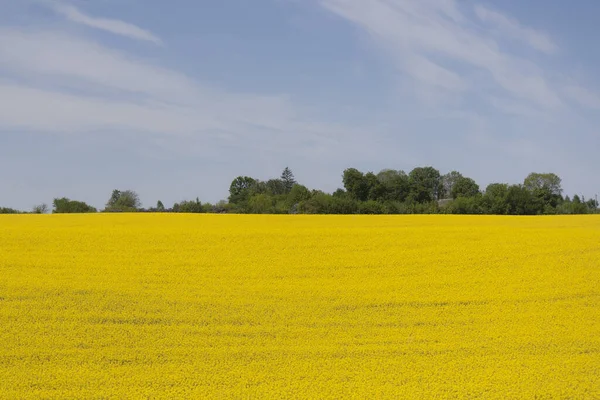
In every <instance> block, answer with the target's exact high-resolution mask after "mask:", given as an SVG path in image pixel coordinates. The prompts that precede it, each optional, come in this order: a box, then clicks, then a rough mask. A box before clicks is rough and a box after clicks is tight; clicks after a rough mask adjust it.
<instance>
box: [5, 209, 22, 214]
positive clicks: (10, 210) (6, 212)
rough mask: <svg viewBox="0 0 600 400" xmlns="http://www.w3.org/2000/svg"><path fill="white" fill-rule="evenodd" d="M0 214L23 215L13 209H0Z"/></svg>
mask: <svg viewBox="0 0 600 400" xmlns="http://www.w3.org/2000/svg"><path fill="white" fill-rule="evenodd" d="M0 214H23V212H21V211H19V210H15V209H14V208H8V207H0Z"/></svg>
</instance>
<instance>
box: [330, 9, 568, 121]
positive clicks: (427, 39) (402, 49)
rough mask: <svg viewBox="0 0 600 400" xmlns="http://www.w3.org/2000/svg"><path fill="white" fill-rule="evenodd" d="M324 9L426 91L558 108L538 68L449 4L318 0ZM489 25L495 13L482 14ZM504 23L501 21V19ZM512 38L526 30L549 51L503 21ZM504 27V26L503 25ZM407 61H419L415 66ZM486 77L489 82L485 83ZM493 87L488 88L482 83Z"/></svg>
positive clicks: (557, 99) (554, 96) (498, 17)
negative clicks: (490, 95) (493, 94)
mask: <svg viewBox="0 0 600 400" xmlns="http://www.w3.org/2000/svg"><path fill="white" fill-rule="evenodd" d="M320 3H321V4H322V6H323V7H325V8H326V9H327V10H329V11H331V12H333V13H335V14H337V15H339V16H340V17H342V18H344V19H346V20H348V21H349V22H351V23H353V24H354V25H356V26H357V27H359V28H360V29H362V30H363V31H364V32H366V33H368V34H369V35H370V36H371V37H372V38H373V39H374V40H375V41H376V42H377V44H378V45H379V46H380V47H381V48H383V49H384V50H385V51H386V53H387V54H388V55H389V56H391V57H392V59H393V60H395V61H396V63H397V65H398V67H399V68H400V69H401V70H402V71H403V72H404V73H405V74H408V75H409V76H411V77H413V78H414V79H415V80H417V81H419V82H420V83H421V84H422V85H424V87H425V88H426V89H428V90H429V89H431V87H437V88H438V90H445V91H448V90H450V91H464V89H465V88H469V89H470V93H477V94H480V95H481V94H483V91H482V90H478V89H477V88H478V87H480V86H481V83H482V82H485V84H486V85H485V89H486V91H490V90H500V91H503V92H504V93H503V94H504V95H510V96H513V97H515V98H518V99H522V100H527V101H529V102H531V103H533V104H535V105H536V106H540V107H545V108H550V109H551V108H555V107H557V106H559V105H560V104H561V100H560V98H559V96H558V94H557V93H556V90H555V89H553V88H552V87H551V85H550V84H549V83H548V81H547V79H546V77H545V75H544V71H543V69H542V68H540V67H538V66H537V65H535V64H534V63H533V62H531V61H529V60H526V59H523V58H521V57H519V56H517V55H516V54H513V53H510V52H507V51H504V50H502V49H501V48H500V46H499V44H498V42H497V41H496V40H495V39H494V37H493V35H492V34H491V32H490V31H484V32H483V34H482V32H481V30H479V29H477V28H476V25H475V24H474V23H473V21H472V20H469V17H468V14H467V13H466V12H464V10H463V9H462V8H461V7H460V6H459V5H458V3H457V2H455V1H454V0H445V1H433V0H424V1H410V0H371V1H362V0H320ZM490 15H492V16H493V20H494V23H496V24H497V23H498V21H499V20H500V17H501V15H500V14H491V12H488V14H486V17H487V18H492V17H490ZM502 21H504V20H502ZM503 23H504V22H503ZM506 25H507V26H509V27H510V29H511V32H510V33H511V34H514V30H515V29H519V30H520V31H522V32H528V33H529V36H530V39H529V40H530V41H531V42H532V43H533V44H535V45H536V46H537V47H538V48H545V49H546V50H549V48H550V46H549V45H548V44H546V47H544V46H543V43H544V42H543V41H542V40H541V39H539V37H538V36H536V34H535V31H533V30H529V29H527V28H524V27H522V26H520V25H517V24H516V23H514V22H513V21H511V20H509V19H506ZM505 28H506V27H505ZM412 60H419V63H418V64H415V63H414V61H412ZM488 77H489V79H488ZM489 81H491V82H493V83H495V87H490V86H489V84H488V83H487V82H489Z"/></svg>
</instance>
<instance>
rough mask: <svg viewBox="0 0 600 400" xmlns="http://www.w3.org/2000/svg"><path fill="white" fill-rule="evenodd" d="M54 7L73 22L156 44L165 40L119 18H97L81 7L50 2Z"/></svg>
mask: <svg viewBox="0 0 600 400" xmlns="http://www.w3.org/2000/svg"><path fill="white" fill-rule="evenodd" d="M50 4H51V5H52V8H53V9H54V10H55V11H56V12H58V13H59V14H61V15H63V16H65V17H66V18H67V19H69V20H70V21H72V22H75V23H78V24H82V25H86V26H88V27H90V28H96V29H101V30H103V31H107V32H110V33H113V34H115V35H121V36H126V37H128V38H131V39H137V40H145V41H149V42H152V43H154V44H158V45H162V44H163V42H162V40H161V39H160V38H158V37H157V36H156V35H154V34H152V33H151V32H149V31H147V30H145V29H142V28H140V27H139V26H136V25H133V24H130V23H127V22H124V21H120V20H117V19H108V18H96V17H91V16H89V15H87V14H84V13H83V12H81V11H80V10H79V9H77V8H75V7H73V6H71V5H67V4H62V3H50Z"/></svg>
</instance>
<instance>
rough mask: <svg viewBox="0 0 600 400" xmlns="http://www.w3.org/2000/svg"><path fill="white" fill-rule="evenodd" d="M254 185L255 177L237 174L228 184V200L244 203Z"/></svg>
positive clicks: (233, 202)
mask: <svg viewBox="0 0 600 400" xmlns="http://www.w3.org/2000/svg"><path fill="white" fill-rule="evenodd" d="M254 186H256V180H255V179H253V178H250V177H249V176H238V177H237V178H235V179H234V180H233V182H231V185H230V186H229V202H230V203H232V204H236V205H241V204H243V203H246V202H247V201H248V198H249V197H250V194H251V193H250V191H251V189H252V188H253V187H254Z"/></svg>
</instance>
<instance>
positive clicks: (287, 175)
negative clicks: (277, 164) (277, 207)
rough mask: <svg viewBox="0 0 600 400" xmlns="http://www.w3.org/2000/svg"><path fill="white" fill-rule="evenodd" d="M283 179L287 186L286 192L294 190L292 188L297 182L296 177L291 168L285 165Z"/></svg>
mask: <svg viewBox="0 0 600 400" xmlns="http://www.w3.org/2000/svg"><path fill="white" fill-rule="evenodd" d="M281 180H282V181H283V185H284V187H285V192H286V193H289V192H290V190H292V188H293V187H294V185H295V184H296V179H295V178H294V174H293V173H292V170H291V169H289V168H288V167H285V168H284V170H283V172H282V173H281Z"/></svg>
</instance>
